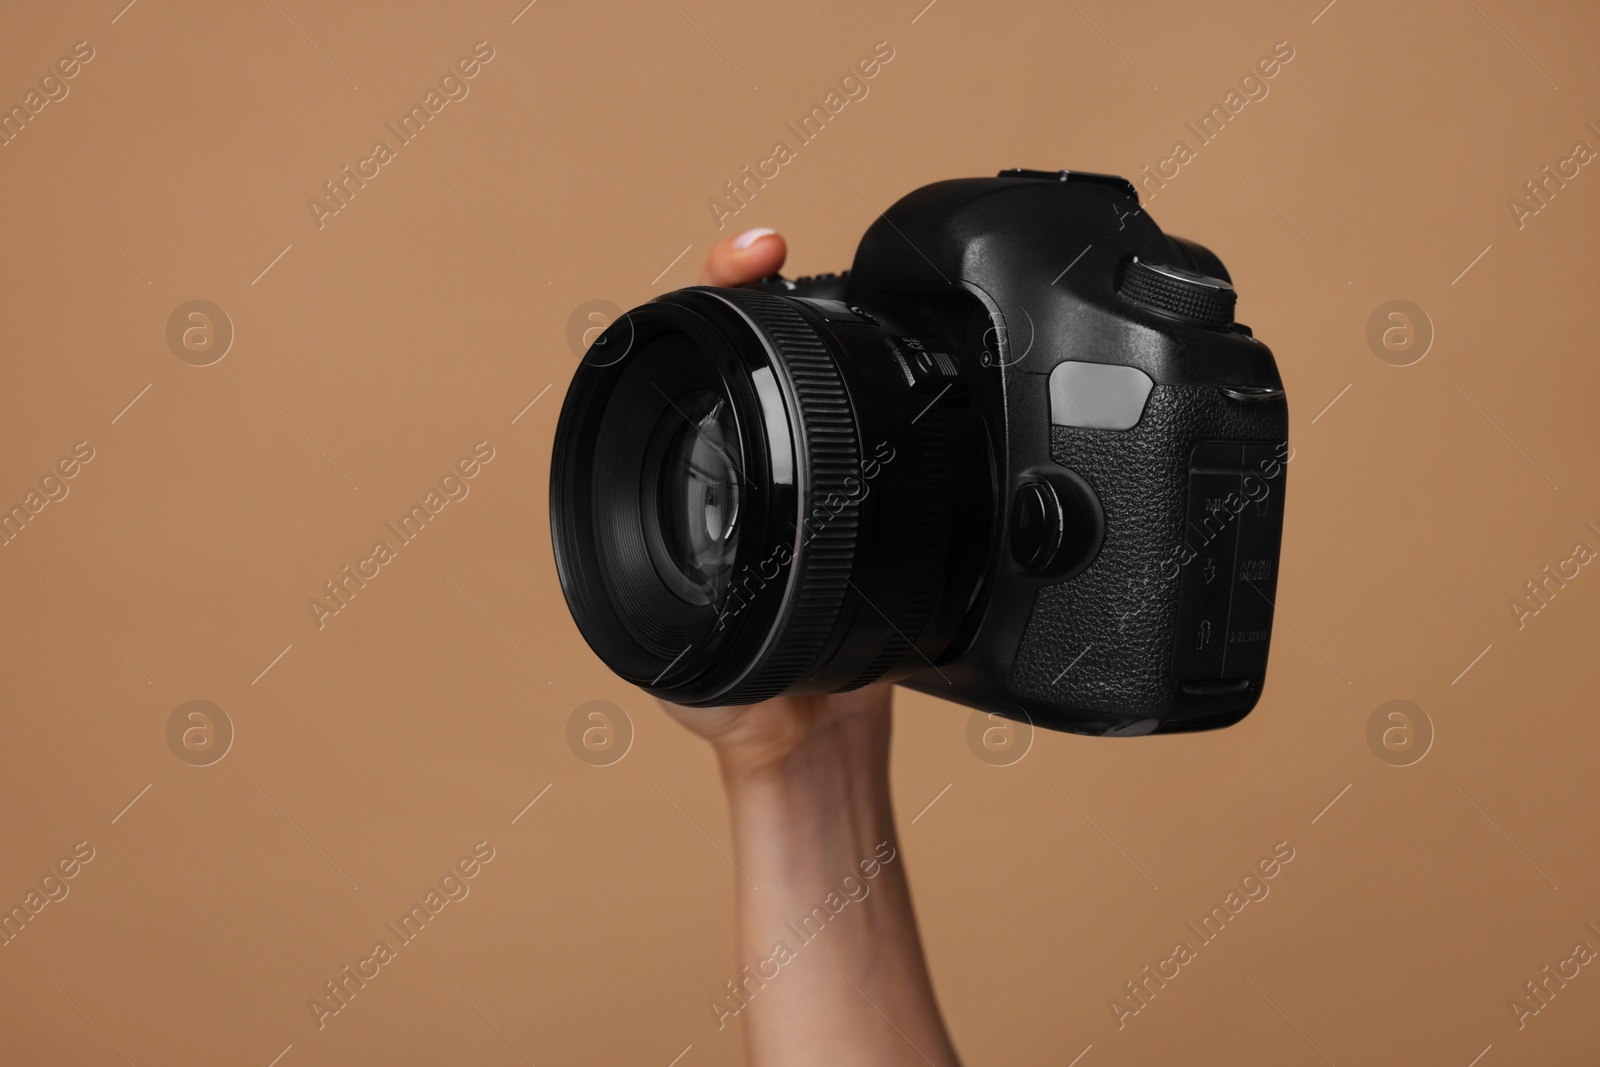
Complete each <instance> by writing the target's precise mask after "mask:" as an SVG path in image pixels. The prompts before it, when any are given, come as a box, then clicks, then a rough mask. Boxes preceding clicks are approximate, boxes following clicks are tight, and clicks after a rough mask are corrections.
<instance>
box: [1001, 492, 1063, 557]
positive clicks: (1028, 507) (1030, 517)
mask: <svg viewBox="0 0 1600 1067" xmlns="http://www.w3.org/2000/svg"><path fill="white" fill-rule="evenodd" d="M1061 528H1062V517H1061V501H1060V499H1059V498H1058V497H1057V496H1056V491H1055V490H1054V489H1053V488H1052V487H1051V486H1050V484H1049V483H1048V482H1029V483H1028V484H1027V485H1024V486H1023V487H1022V488H1020V489H1018V490H1017V498H1016V502H1015V503H1014V504H1013V505H1012V508H1011V554H1012V556H1013V557H1015V559H1016V561H1017V562H1018V563H1020V564H1021V565H1022V566H1023V567H1025V568H1026V569H1028V570H1030V571H1033V570H1039V569H1040V568H1042V567H1044V566H1045V565H1046V564H1048V563H1049V562H1050V561H1051V560H1052V559H1053V558H1055V555H1056V551H1057V550H1058V549H1059V548H1060V547H1061Z"/></svg>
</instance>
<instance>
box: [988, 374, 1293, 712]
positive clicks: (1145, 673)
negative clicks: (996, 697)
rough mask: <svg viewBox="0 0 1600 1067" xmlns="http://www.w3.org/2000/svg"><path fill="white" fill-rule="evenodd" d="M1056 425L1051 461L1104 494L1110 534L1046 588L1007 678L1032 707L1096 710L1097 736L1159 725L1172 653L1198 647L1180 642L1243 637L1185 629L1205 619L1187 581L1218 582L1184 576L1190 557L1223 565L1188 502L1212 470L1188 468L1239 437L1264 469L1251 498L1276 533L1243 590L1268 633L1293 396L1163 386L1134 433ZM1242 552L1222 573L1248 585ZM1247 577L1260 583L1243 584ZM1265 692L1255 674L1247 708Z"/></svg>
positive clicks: (1168, 693)
mask: <svg viewBox="0 0 1600 1067" xmlns="http://www.w3.org/2000/svg"><path fill="white" fill-rule="evenodd" d="M1050 433H1051V441H1050V446H1051V447H1050V452H1051V457H1052V459H1054V461H1055V462H1056V463H1057V464H1059V465H1061V466H1063V467H1066V468H1067V469H1069V470H1071V471H1074V472H1075V473H1077V474H1078V475H1080V476H1081V477H1082V478H1083V479H1084V480H1085V481H1087V482H1088V483H1089V485H1090V487H1091V488H1092V489H1093V490H1094V492H1095V494H1096V496H1097V497H1098V498H1099V500H1100V503H1101V506H1102V508H1103V509H1104V513H1105V539H1104V542H1103V544H1102V546H1101V549H1100V552H1099V554H1098V555H1097V556H1096V558H1095V559H1094V561H1093V562H1092V563H1091V564H1090V565H1089V566H1088V567H1087V568H1085V569H1084V570H1083V571H1081V572H1080V573H1078V574H1076V575H1074V576H1073V577H1072V578H1070V579H1069V580H1067V581H1064V582H1059V583H1056V584H1052V585H1046V586H1043V587H1042V588H1040V590H1039V592H1038V595H1037V597H1036V599H1035V601H1034V604H1033V608H1032V611H1031V613H1030V615H1029V618H1028V622H1027V624H1026V627H1025V628H1024V630H1023V634H1022V637H1021V640H1020V642H1019V644H1018V648H1017V652H1016V656H1015V659H1014V661H1013V666H1012V670H1011V674H1010V677H1009V679H1008V688H1009V689H1010V690H1011V691H1012V693H1013V694H1014V695H1016V696H1017V697H1018V698H1019V699H1021V700H1023V701H1024V702H1026V703H1030V704H1032V703H1035V702H1043V703H1048V704H1051V705H1055V706H1063V705H1064V706H1068V707H1072V708H1076V709H1082V710H1083V711H1086V712H1090V713H1092V716H1091V719H1092V720H1094V721H1089V722H1085V723H1084V726H1083V728H1085V729H1087V730H1090V731H1091V732H1106V731H1116V730H1119V729H1130V728H1131V729H1132V730H1133V732H1138V731H1140V730H1142V729H1148V728H1153V727H1154V723H1151V722H1150V720H1161V719H1165V718H1168V717H1169V716H1173V715H1174V714H1175V709H1176V708H1177V706H1178V703H1179V697H1180V693H1181V692H1182V681H1183V680H1182V679H1180V678H1179V677H1178V673H1179V672H1178V670H1177V669H1176V668H1175V659H1176V660H1177V661H1179V662H1183V661H1185V659H1186V657H1187V658H1188V659H1192V658H1193V656H1194V655H1195V654H1197V653H1196V652H1195V650H1193V649H1185V648H1182V647H1180V646H1179V642H1180V641H1185V640H1189V639H1190V638H1196V639H1197V640H1198V642H1199V643H1200V645H1201V649H1200V652H1199V653H1198V654H1205V653H1206V652H1207V649H1206V644H1207V642H1209V641H1212V640H1219V641H1222V642H1224V643H1226V642H1228V641H1230V640H1238V634H1237V632H1234V631H1230V628H1229V627H1228V626H1227V625H1226V622H1224V624H1223V625H1222V626H1221V629H1220V632H1216V633H1213V631H1212V624H1211V623H1209V622H1206V623H1204V625H1203V626H1201V627H1198V630H1199V633H1198V637H1197V636H1196V635H1195V634H1190V633H1188V632H1187V631H1188V630H1189V629H1191V628H1195V627H1191V626H1190V625H1186V624H1188V623H1193V621H1194V620H1193V619H1192V618H1191V617H1190V616H1191V615H1192V614H1193V612H1192V611H1188V610H1186V609H1185V604H1184V598H1183V597H1181V596H1180V593H1181V592H1182V591H1183V588H1184V583H1185V581H1191V582H1193V583H1197V584H1198V583H1203V582H1204V581H1207V580H1209V577H1208V576H1207V575H1199V576H1196V575H1195V574H1192V573H1191V574H1186V573H1185V568H1186V567H1187V566H1189V565H1190V564H1196V565H1201V566H1208V567H1213V568H1214V567H1215V562H1214V561H1212V562H1210V563H1204V562H1202V561H1203V560H1206V559H1209V558H1210V557H1206V556H1204V554H1203V550H1202V549H1201V547H1200V545H1199V542H1201V541H1202V539H1203V538H1204V537H1205V533H1204V532H1202V531H1201V530H1199V529H1197V527H1196V526H1195V524H1194V519H1195V518H1196V517H1197V514H1198V513H1197V512H1196V511H1195V510H1194V507H1195V501H1194V500H1192V499H1191V495H1192V488H1193V487H1194V486H1199V485H1201V484H1202V482H1203V479H1204V478H1205V477H1206V475H1204V474H1202V475H1200V476H1198V477H1192V476H1191V472H1192V470H1194V469H1195V464H1197V463H1200V462H1202V460H1201V459H1200V458H1199V456H1200V454H1199V453H1197V452H1196V445H1197V444H1199V443H1201V442H1230V443H1232V445H1230V446H1227V447H1228V448H1231V455H1232V456H1234V457H1239V459H1238V460H1237V461H1236V462H1238V465H1239V467H1240V470H1239V471H1238V474H1239V475H1240V476H1241V477H1242V476H1243V475H1244V474H1246V473H1250V472H1253V473H1255V475H1256V482H1254V483H1250V484H1251V485H1252V489H1251V493H1250V501H1249V506H1250V507H1251V508H1252V516H1253V517H1254V516H1255V514H1256V512H1257V511H1259V512H1260V514H1262V515H1265V516H1267V519H1265V520H1261V519H1256V518H1253V519H1252V521H1253V522H1255V524H1256V526H1258V527H1259V526H1261V525H1263V523H1265V524H1267V525H1270V526H1271V529H1270V530H1267V531H1265V533H1267V534H1270V555H1271V561H1270V566H1267V567H1265V569H1264V570H1263V569H1261V568H1258V569H1257V571H1255V572H1254V573H1253V575H1252V577H1253V579H1254V580H1248V581H1245V582H1243V583H1241V584H1240V585H1239V586H1238V588H1236V589H1235V595H1236V596H1239V597H1242V598H1245V599H1246V600H1247V601H1248V598H1249V596H1250V595H1251V593H1252V591H1253V595H1255V596H1259V597H1261V598H1262V600H1263V602H1264V605H1265V607H1264V608H1262V606H1261V605H1260V604H1257V605H1254V610H1255V611H1256V613H1257V617H1259V614H1260V612H1261V611H1263V610H1264V611H1265V619H1266V623H1265V626H1266V628H1267V630H1268V631H1270V625H1271V606H1272V602H1273V600H1274V599H1275V594H1276V578H1277V565H1276V564H1277V551H1278V542H1279V536H1280V535H1281V523H1282V515H1283V510H1282V504H1283V493H1284V482H1285V471H1284V468H1285V466H1286V465H1287V436H1288V407H1287V404H1286V403H1285V401H1284V400H1283V398H1282V396H1281V394H1280V395H1279V396H1278V397H1276V398H1274V399H1270V400H1255V399H1237V398H1235V397H1233V396H1230V395H1228V394H1227V393H1225V392H1224V391H1223V390H1221V389H1219V388H1217V387H1215V386H1201V385H1157V386H1156V387H1155V388H1154V389H1153V390H1152V391H1151V393H1150V396H1149V399H1148V401H1147V404H1146V407H1145V410H1144V412H1143V415H1142V417H1141V418H1140V420H1139V422H1138V423H1137V425H1135V426H1134V427H1132V428H1131V429H1128V430H1096V429H1083V428H1074V427H1068V426H1059V425H1057V426H1052V427H1051V428H1050ZM1240 444H1244V445H1247V446H1248V447H1237V446H1239V445H1240ZM1208 447H1209V446H1208ZM1212 451H1215V449H1212ZM1246 466H1248V471H1247V470H1246V469H1245V468H1246ZM1258 468H1259V469H1258ZM1211 477H1213V478H1214V477H1216V475H1212V476H1211ZM1258 486H1264V487H1265V488H1264V490H1263V489H1261V488H1259V487H1258ZM1258 496H1259V497H1260V499H1259V500H1258V499H1257V497H1258ZM1201 503H1202V504H1203V503H1204V501H1202V502H1201ZM1235 514H1237V513H1235ZM1227 518H1230V519H1231V518H1232V516H1228V517H1227ZM1258 554H1259V553H1258ZM1237 562H1238V561H1237V560H1235V559H1234V558H1233V554H1230V555H1229V556H1228V557H1227V559H1225V560H1224V564H1223V566H1224V567H1225V568H1227V573H1226V574H1225V575H1224V580H1226V581H1238V573H1237V571H1238V568H1237ZM1245 586H1250V587H1252V590H1246V591H1245V592H1239V591H1238V589H1242V588H1244V587H1245ZM1180 626H1181V627H1182V629H1183V631H1184V632H1181V633H1180ZM1251 633H1258V634H1259V635H1260V636H1259V637H1256V638H1252V639H1253V640H1257V641H1259V642H1260V645H1259V649H1257V650H1255V651H1258V652H1259V654H1260V660H1261V664H1262V668H1261V669H1262V670H1264V664H1265V642H1266V634H1265V633H1262V632H1260V631H1251ZM1225 647H1226V646H1225V645H1224V649H1225ZM1225 654H1226V653H1225V651H1224V655H1225ZM1258 674H1259V672H1258ZM1259 691H1260V685H1259V677H1257V678H1256V679H1254V680H1253V682H1252V691H1251V692H1249V693H1248V704H1246V705H1245V706H1243V707H1242V708H1239V710H1238V714H1239V715H1242V714H1244V713H1245V712H1246V711H1248V710H1249V705H1252V704H1253V703H1254V701H1255V698H1256V697H1257V696H1259ZM1136 724H1138V725H1136Z"/></svg>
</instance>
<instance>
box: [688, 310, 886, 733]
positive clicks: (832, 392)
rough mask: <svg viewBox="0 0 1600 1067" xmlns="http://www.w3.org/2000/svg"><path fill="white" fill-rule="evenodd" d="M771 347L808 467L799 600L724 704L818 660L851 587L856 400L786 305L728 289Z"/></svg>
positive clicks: (760, 694) (799, 531)
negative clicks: (789, 391)
mask: <svg viewBox="0 0 1600 1067" xmlns="http://www.w3.org/2000/svg"><path fill="white" fill-rule="evenodd" d="M717 295H719V296H722V297H724V298H726V299H728V300H729V301H730V302H731V303H733V304H734V305H735V306H736V307H738V308H739V309H740V310H741V311H742V312H744V313H745V314H746V315H748V316H749V317H750V318H751V319H752V320H754V321H755V322H756V324H757V325H758V326H759V327H760V328H761V331H762V332H763V333H764V334H765V335H766V336H767V338H768V339H769V340H770V341H771V343H772V346H773V348H774V349H775V350H776V351H777V353H778V356H779V360H780V362H781V363H782V365H783V370H784V372H785V373H786V375H787V377H788V379H789V383H790V385H791V386H792V388H793V397H794V405H793V408H794V410H793V412H792V413H793V415H794V418H795V423H796V425H797V427H798V429H799V438H800V439H799V441H798V442H797V445H798V446H799V448H800V451H801V455H802V464H801V467H802V469H803V470H804V471H805V476H804V479H803V481H802V483H801V484H802V486H803V488H804V490H805V491H804V494H803V496H802V497H801V502H800V513H799V515H798V516H796V521H797V523H798V526H797V528H796V530H795V541H796V546H795V550H794V556H793V560H792V562H791V567H793V568H794V573H793V580H792V585H793V599H792V602H791V605H790V607H789V610H788V612H787V613H786V618H785V619H784V620H783V621H782V622H781V623H780V624H779V629H778V632H779V634H780V635H781V636H780V640H779V641H778V643H777V647H776V649H775V650H774V651H773V653H772V654H771V655H770V656H769V657H768V658H767V659H766V661H765V662H764V663H761V664H760V665H759V666H757V667H756V669H755V670H754V671H753V672H752V673H751V674H750V675H749V676H748V677H747V678H746V679H745V680H744V682H743V683H742V684H740V685H738V686H737V687H736V688H735V690H734V691H732V692H730V693H728V694H727V695H726V696H724V697H722V698H721V699H719V701H718V703H723V704H752V703H755V702H756V701H760V700H767V699H769V698H771V697H775V696H777V695H778V694H780V693H782V692H783V691H784V690H786V689H788V688H789V687H790V686H792V685H794V684H795V683H796V682H797V681H800V680H801V679H802V678H803V677H804V676H805V674H806V673H807V672H808V671H809V670H811V669H812V668H813V667H815V666H816V664H817V662H818V661H819V660H820V659H821V657H822V653H823V650H824V647H825V646H826V644H827V642H828V638H829V635H830V634H831V633H832V632H833V629H834V626H835V625H836V624H837V622H838V619H839V612H840V611H841V609H842V608H843V607H844V603H845V600H846V597H847V596H848V594H849V589H850V573H851V568H852V566H853V565H854V562H855V553H856V539H857V534H858V532H859V530H860V524H861V516H860V505H859V502H858V498H859V494H860V486H861V456H862V448H861V440H860V436H859V434H858V433H857V430H856V421H855V417H854V414H853V413H852V411H851V409H850V397H849V394H848V392H847V391H846V389H845V386H844V381H843V379H842V378H841V376H840V374H839V368H838V365H837V364H836V363H835V362H834V358H833V355H832V353H830V352H829V351H828V349H827V347H826V346H825V345H824V344H823V343H822V340H821V339H820V338H819V337H818V336H817V331H816V330H815V329H813V328H812V326H811V324H810V323H809V322H807V321H806V320H805V318H804V317H803V316H801V314H800V312H798V311H797V310H795V308H794V306H793V305H792V304H790V303H789V302H788V301H787V300H786V299H784V298H782V297H779V296H773V295H769V294H766V293H762V292H757V291H755V290H749V289H724V290H719V291H718V293H717Z"/></svg>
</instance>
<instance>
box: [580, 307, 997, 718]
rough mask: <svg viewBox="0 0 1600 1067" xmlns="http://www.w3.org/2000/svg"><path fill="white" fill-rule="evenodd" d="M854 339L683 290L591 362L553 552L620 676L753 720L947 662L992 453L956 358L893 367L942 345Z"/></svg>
mask: <svg viewBox="0 0 1600 1067" xmlns="http://www.w3.org/2000/svg"><path fill="white" fill-rule="evenodd" d="M851 320H852V321H848V322H841V321H838V320H830V319H829V318H828V317H827V316H826V315H825V314H823V309H821V308H820V306H819V305H813V304H812V303H811V302H809V301H807V300H804V299H800V298H793V297H787V296H782V295H778V294H775V293H769V292H762V291H756V290H735V289H710V288H701V289H687V290H680V291H678V292H674V293H669V294H667V295H666V296H664V297H662V298H661V299H659V300H657V301H655V302H653V303H651V304H647V305H644V306H642V307H639V308H635V309H634V310H632V311H630V312H628V313H627V315H625V316H623V317H622V318H621V319H618V320H617V322H615V323H614V324H613V325H612V326H611V328H610V329H608V330H607V331H606V332H605V333H604V334H602V335H601V337H600V338H599V339H598V340H596V342H595V343H594V346H593V347H591V349H590V353H589V355H587V356H586V357H585V360H584V362H583V363H582V364H581V365H580V366H579V368H578V372H577V374H576V375H575V377H574V379H573V382H572V385H571V387H570V388H569V390H568V393H567V399H566V402H565V404H564V406H563V408H562V413H561V419H560V422H559V424H558V426H557V429H556V439H555V446H554V449H553V456H552V460H551V487H550V506H551V514H550V519H551V533H552V540H553V544H554V548H555V555H556V567H557V573H558V575H559V577H560V580H561V585H562V591H563V592H564V594H565V595H566V598H567V603H568V606H569V607H570V608H571V609H572V614H573V618H574V619H575V620H576V622H577V624H578V628H579V630H580V631H581V632H582V634H583V636H584V638H585V640H587V641H588V643H589V645H590V647H591V648H593V649H594V651H595V652H596V653H597V654H598V655H599V656H600V658H601V659H603V660H604V661H605V662H606V664H607V665H608V666H610V667H611V668H612V669H613V670H614V671H616V672H617V673H618V674H620V675H621V676H622V677H624V678H626V679H628V680H629V681H631V682H634V683H635V684H638V685H641V686H643V687H644V688H646V689H648V690H649V691H651V692H652V693H655V694H656V695H658V696H661V697H664V698H666V699H668V700H671V701H674V702H677V703H680V704H690V705H700V706H711V705H720V704H747V703H753V702H755V701H757V700H763V699H766V698H769V697H773V696H777V695H779V694H783V693H826V692H836V691H840V690H844V689H850V688H854V687H856V686H860V685H865V684H868V683H869V682H873V681H878V680H884V679H887V680H897V679H899V678H902V677H906V676H908V675H910V674H912V673H916V672H917V671H920V670H927V669H929V668H932V667H935V666H936V664H937V663H938V662H939V660H940V657H941V656H942V655H944V654H945V653H946V652H947V651H948V650H949V649H950V648H951V647H952V645H953V643H954V642H955V640H956V638H957V634H958V630H959V626H960V623H961V621H962V620H963V618H964V617H965V615H966V613H967V610H968V608H969V606H970V605H971V603H972V601H973V600H974V598H975V597H976V595H977V590H978V587H979V585H980V584H981V578H982V571H983V569H984V567H985V565H986V561H987V560H988V559H989V553H988V552H987V538H988V537H989V535H990V532H991V531H990V527H991V524H992V522H993V520H994V516H993V508H992V505H991V500H990V494H991V492H992V488H991V487H992V482H993V471H992V465H991V463H990V459H989V456H990V452H989V445H988V436H987V433H986V431H985V429H984V425H983V420H982V418H981V416H980V415H979V413H978V411H977V409H976V406H975V404H974V402H973V401H972V399H971V397H970V395H969V391H968V389H967V387H966V383H965V381H964V379H963V377H962V375H963V373H964V372H963V371H961V369H960V368H959V367H958V366H957V364H956V362H955V361H953V360H952V359H951V358H948V357H945V356H944V355H943V353H941V358H940V359H931V358H930V359H923V360H920V361H917V360H914V358H913V362H911V363H906V362H905V360H903V359H900V358H898V357H897V355H896V353H897V352H898V351H899V350H900V349H899V348H897V347H896V346H897V345H898V346H900V347H901V348H905V346H907V345H911V346H914V348H907V349H906V351H907V352H908V353H909V354H910V355H911V356H912V357H914V356H915V355H916V353H917V352H925V351H927V350H928V348H929V346H930V345H936V342H935V341H933V340H932V339H924V340H919V339H918V337H917V336H916V335H914V334H912V333H908V332H904V331H907V330H909V329H910V328H909V327H900V328H893V329H892V328H891V327H890V326H889V325H886V324H885V323H884V322H883V321H881V320H880V321H873V320H872V319H868V318H866V317H865V316H852V317H851ZM938 348H943V349H945V350H951V349H950V346H948V345H938V346H937V347H935V348H934V350H938ZM952 351H953V350H952ZM618 353H622V354H621V355H620V356H619V355H618ZM591 356H592V357H593V358H590V357H591ZM906 368H909V369H906ZM947 372H948V375H947ZM908 375H910V376H911V378H912V379H913V380H912V382H911V384H910V385H909V386H908V383H907V376H908Z"/></svg>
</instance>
